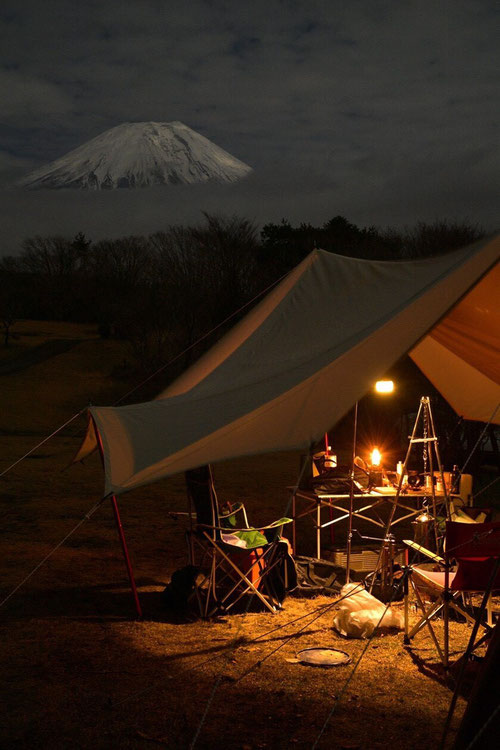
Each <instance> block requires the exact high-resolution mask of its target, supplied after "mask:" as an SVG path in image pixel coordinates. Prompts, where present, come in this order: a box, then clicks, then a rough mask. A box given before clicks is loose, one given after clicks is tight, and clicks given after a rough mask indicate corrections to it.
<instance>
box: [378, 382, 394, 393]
mask: <svg viewBox="0 0 500 750" xmlns="http://www.w3.org/2000/svg"><path fill="white" fill-rule="evenodd" d="M375 390H376V391H377V393H392V392H393V390H394V382H393V381H392V380H377V382H376V383H375Z"/></svg>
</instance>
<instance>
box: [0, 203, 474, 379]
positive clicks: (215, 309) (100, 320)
mask: <svg viewBox="0 0 500 750" xmlns="http://www.w3.org/2000/svg"><path fill="white" fill-rule="evenodd" d="M483 235H484V232H483V230H482V229H481V228H480V227H479V226H477V225H473V224H470V223H453V222H448V221H440V222H435V223H432V224H424V223H419V224H417V225H416V226H415V227H414V228H408V229H405V230H404V231H396V230H393V229H387V230H380V229H376V228H375V227H367V228H363V229H360V228H359V227H357V226H355V225H354V224H351V223H350V222H349V221H347V219H345V218H343V217H342V216H336V217H335V218H333V219H331V220H330V221H328V222H326V223H325V224H323V226H320V227H314V226H312V225H311V224H301V225H300V226H298V227H294V226H292V225H291V224H290V223H289V222H288V221H285V220H282V221H281V223H279V224H267V225H265V226H264V227H263V228H262V230H261V232H260V233H259V232H258V230H257V228H256V227H255V226H254V224H252V222H251V221H248V220H247V219H244V218H241V217H238V216H233V217H224V216H215V215H209V214H205V215H204V219H203V221H202V222H201V223H200V224H199V225H196V226H189V227H185V226H171V227H169V228H168V229H167V230H166V231H163V232H156V233H155V234H151V235H149V236H144V237H143V236H131V237H122V238H119V239H114V240H100V241H98V242H92V240H91V239H89V238H87V237H86V236H85V235H84V234H82V233H79V234H77V235H76V236H75V237H73V238H67V237H61V236H51V237H40V236H37V237H31V238H28V239H26V240H25V241H24V242H23V243H22V249H21V252H20V254H19V255H17V256H8V257H5V258H3V259H2V260H0V324H1V325H2V328H3V343H4V345H6V346H8V345H9V340H10V336H11V333H12V330H13V327H14V326H15V321H16V320H19V319H21V318H24V319H39V320H63V321H71V322H81V323H91V324H96V325H97V326H98V329H99V333H100V335H101V336H102V337H109V336H116V337H119V338H122V339H126V340H128V341H129V342H130V344H131V353H132V359H133V361H134V367H135V369H136V370H137V371H140V370H142V371H144V372H151V371H152V370H153V369H154V368H155V367H157V366H159V365H161V364H162V363H164V362H165V361H167V360H168V359H169V358H171V357H172V356H175V354H177V353H178V352H183V351H184V350H186V349H188V348H189V347H192V348H190V349H189V350H188V351H187V352H186V354H185V355H183V357H182V359H181V361H180V362H179V367H180V369H183V368H184V367H186V366H187V365H188V364H189V363H190V361H191V360H192V359H193V358H197V357H198V356H199V355H200V354H201V353H202V352H203V351H204V350H205V349H206V348H207V347H208V346H210V345H212V344H213V343H214V340H215V339H216V338H218V337H219V336H220V335H221V334H222V333H224V331H225V330H227V328H228V327H230V326H231V325H233V324H234V322H235V321H236V320H237V318H238V316H239V315H242V314H243V312H246V311H247V309H248V306H249V305H250V304H252V303H253V301H254V300H255V298H256V297H257V296H258V295H259V294H260V293H261V292H262V291H263V290H265V289H267V288H268V287H269V286H270V285H271V284H272V283H273V282H275V281H276V280H277V279H279V278H280V277H282V276H283V275H284V274H286V273H287V272H288V271H289V270H290V269H291V268H293V267H294V266H295V265H296V264H297V263H299V262H300V261H301V260H302V259H303V258H304V257H305V256H306V255H307V254H308V253H309V252H310V251H311V250H313V249H314V248H322V249H324V250H327V251H331V252H334V253H339V254H342V255H349V256H354V257H358V258H370V259H380V260H387V259H391V260H392V259H404V258H422V257H428V256H432V255H437V254H441V253H445V252H448V251H450V250H453V249H455V248H458V247H462V246H464V245H467V244H469V243H471V242H474V241H475V240H477V239H479V238H481V237H482V236H483ZM242 308H245V309H244V310H243V312H242ZM228 318H230V319H229V320H228ZM214 329H216V330H215V331H214ZM196 342H199V343H198V344H196V346H192V345H193V344H195V343H196Z"/></svg>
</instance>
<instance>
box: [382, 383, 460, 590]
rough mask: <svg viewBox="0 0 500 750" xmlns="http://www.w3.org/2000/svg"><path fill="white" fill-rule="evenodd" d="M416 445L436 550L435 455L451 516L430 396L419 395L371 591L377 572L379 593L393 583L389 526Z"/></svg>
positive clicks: (390, 526) (391, 545)
mask: <svg viewBox="0 0 500 750" xmlns="http://www.w3.org/2000/svg"><path fill="white" fill-rule="evenodd" d="M420 423H421V425H422V437H417V431H418V427H419V424H420ZM417 444H422V446H423V460H424V477H425V480H426V484H427V479H428V478H429V482H428V484H429V490H430V495H431V498H432V519H433V530H434V541H435V546H436V551H437V552H438V551H439V541H440V537H439V534H438V524H437V503H436V488H435V485H434V458H435V460H436V462H437V466H438V470H439V473H440V475H441V482H442V486H443V495H444V497H443V503H444V506H445V515H446V518H447V519H448V520H449V519H450V511H449V500H448V490H447V488H446V483H445V481H444V474H443V467H442V464H441V457H440V455H439V447H438V438H437V436H436V429H435V427H434V418H433V416H432V410H431V403H430V398H429V396H422V398H421V399H420V406H419V409H418V413H417V416H416V419H415V424H414V425H413V431H412V434H411V436H410V442H409V445H408V450H407V452H406V457H405V460H404V463H403V468H402V471H401V474H400V476H399V482H398V487H397V490H396V495H395V497H394V500H393V505H392V508H391V512H390V514H389V518H388V520H387V524H386V528H385V535H384V539H383V541H382V546H381V549H380V554H379V558H378V561H377V567H376V569H375V571H374V573H373V578H372V582H371V586H370V593H371V592H372V590H373V587H374V584H375V581H376V578H377V574H378V575H379V577H380V591H381V592H382V593H383V592H385V591H388V590H391V589H392V586H393V583H394V572H393V567H394V549H395V545H394V537H393V536H392V534H391V528H392V526H393V523H394V517H395V515H396V509H397V507H398V503H399V499H400V497H401V494H402V488H403V480H404V477H405V474H406V470H407V466H408V462H409V459H410V455H411V452H412V448H413V446H414V445H417Z"/></svg>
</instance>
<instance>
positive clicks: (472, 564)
mask: <svg viewBox="0 0 500 750" xmlns="http://www.w3.org/2000/svg"><path fill="white" fill-rule="evenodd" d="M405 544H407V545H408V546H409V547H410V548H412V549H414V550H415V549H416V550H417V551H418V552H420V553H422V554H424V555H425V556H427V557H428V559H430V560H432V561H433V562H434V563H436V567H438V566H439V568H440V569H439V570H428V569H426V568H424V567H422V566H420V565H414V566H410V569H409V575H408V580H409V584H410V586H411V588H412V590H413V593H414V594H415V599H416V602H417V606H418V608H419V609H420V610H421V612H422V617H421V618H420V620H419V621H418V622H417V623H416V625H414V626H413V628H412V629H411V630H410V628H409V622H408V592H409V587H408V586H407V587H406V593H405V643H407V644H408V643H410V642H411V640H412V639H413V638H414V636H415V635H416V634H417V633H418V632H419V631H420V630H421V629H422V628H423V627H424V626H425V627H427V628H428V629H429V632H430V635H431V637H432V640H433V642H434V645H435V646H436V650H437V652H438V654H439V657H440V659H441V661H442V663H443V665H444V667H445V669H447V668H448V666H449V630H450V627H449V624H450V610H451V609H453V610H454V611H455V612H457V613H459V614H460V615H462V616H463V617H464V618H465V619H466V620H467V621H468V622H470V623H471V624H474V625H481V626H482V627H483V628H484V629H485V630H486V632H488V631H491V628H492V624H493V621H492V612H491V594H492V592H493V591H494V590H495V589H498V588H500V522H498V521H497V522H493V523H470V524H469V523H458V522H455V521H447V523H446V534H445V552H444V556H443V557H440V556H439V555H436V554H435V553H433V552H430V551H429V550H426V549H425V548H423V547H420V545H416V544H415V543H414V542H411V541H409V540H405ZM478 592H483V603H482V605H481V607H480V610H479V613H480V615H481V622H480V623H478V622H477V614H475V612H474V610H473V609H472V608H471V607H468V606H467V605H466V603H465V596H464V595H470V594H472V593H478ZM426 599H427V600H430V604H428V603H427V604H426V601H425V600H426ZM441 611H442V612H443V621H444V635H443V645H442V646H441V645H440V643H439V640H438V637H437V634H436V631H435V629H434V628H433V626H432V622H431V621H432V620H433V619H434V618H435V617H436V615H438V614H439V613H440V612H441ZM484 611H486V612H487V617H486V619H485V620H483V619H482V613H483V612H484ZM483 640H484V638H483V639H481V642H482V641H483ZM479 643H480V642H477V643H476V644H475V646H474V647H476V648H477V646H478V645H479Z"/></svg>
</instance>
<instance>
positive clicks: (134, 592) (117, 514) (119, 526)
mask: <svg viewBox="0 0 500 750" xmlns="http://www.w3.org/2000/svg"><path fill="white" fill-rule="evenodd" d="M91 419H92V422H93V424H94V431H95V435H96V438H97V446H98V448H99V454H100V456H101V461H102V465H103V466H104V451H103V448H102V441H101V436H100V435H99V430H98V429H97V425H96V423H95V421H94V419H93V417H91ZM110 498H111V505H112V507H113V514H114V516H115V522H116V528H117V530H118V536H119V537H120V542H121V545H122V550H123V557H124V559H125V566H126V568H127V574H128V579H129V581H130V588H131V591H132V596H133V597H134V604H135V611H136V612H137V616H138V617H139V618H142V608H141V603H140V601H139V594H138V593H137V586H136V583H135V578H134V572H133V570H132V563H131V562H130V556H129V554H128V547H127V542H126V540H125V532H124V531H123V526H122V521H121V518H120V512H119V510H118V503H117V502H116V496H115V495H110Z"/></svg>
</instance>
